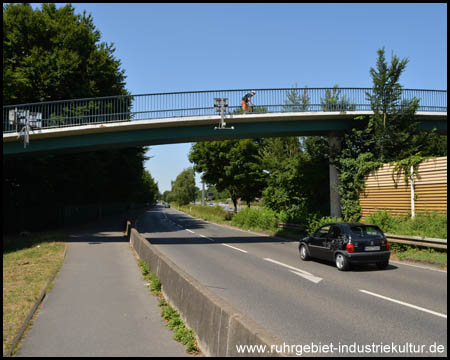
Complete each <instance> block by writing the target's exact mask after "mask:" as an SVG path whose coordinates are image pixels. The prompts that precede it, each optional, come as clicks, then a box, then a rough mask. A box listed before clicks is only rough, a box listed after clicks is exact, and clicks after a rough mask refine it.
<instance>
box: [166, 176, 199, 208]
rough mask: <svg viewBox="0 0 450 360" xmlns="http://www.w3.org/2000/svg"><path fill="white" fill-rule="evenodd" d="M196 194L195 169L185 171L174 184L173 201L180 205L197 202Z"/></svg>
mask: <svg viewBox="0 0 450 360" xmlns="http://www.w3.org/2000/svg"><path fill="white" fill-rule="evenodd" d="M196 193H197V188H196V187H195V173H194V169H193V168H188V169H184V170H183V171H182V172H181V173H180V174H179V175H178V176H177V178H176V179H175V181H174V182H173V183H172V196H173V199H174V201H176V202H177V203H178V204H179V205H187V204H189V203H190V202H191V201H195V196H196Z"/></svg>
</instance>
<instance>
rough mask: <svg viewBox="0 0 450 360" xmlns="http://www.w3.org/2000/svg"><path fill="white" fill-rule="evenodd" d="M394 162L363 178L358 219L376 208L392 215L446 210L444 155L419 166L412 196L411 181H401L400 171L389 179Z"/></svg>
mask: <svg viewBox="0 0 450 360" xmlns="http://www.w3.org/2000/svg"><path fill="white" fill-rule="evenodd" d="M393 169H394V165H389V164H385V165H384V166H383V167H381V168H380V169H378V170H377V171H376V172H375V173H372V174H370V175H369V176H368V177H367V178H366V181H365V190H364V192H363V193H361V194H360V197H359V200H360V204H361V208H362V219H364V217H366V216H367V215H369V214H370V213H373V212H376V211H378V210H386V211H388V212H389V213H391V214H392V215H397V216H400V215H403V216H404V215H406V214H408V212H410V213H411V212H412V206H414V209H415V213H416V214H417V213H420V212H426V211H429V212H431V211H436V212H439V213H442V212H446V211H447V157H446V156H444V157H439V158H434V159H429V160H426V161H424V162H422V163H421V164H420V165H419V168H418V170H419V176H418V177H414V188H413V192H414V196H413V197H411V183H409V184H407V183H406V182H405V181H404V175H403V172H402V173H401V174H400V176H395V180H396V183H397V184H395V182H394V180H393V179H392V171H393Z"/></svg>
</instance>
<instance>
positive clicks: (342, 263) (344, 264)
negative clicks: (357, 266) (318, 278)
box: [336, 253, 350, 271]
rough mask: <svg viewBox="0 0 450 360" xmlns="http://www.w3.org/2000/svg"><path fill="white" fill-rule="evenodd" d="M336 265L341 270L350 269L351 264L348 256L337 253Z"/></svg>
mask: <svg viewBox="0 0 450 360" xmlns="http://www.w3.org/2000/svg"><path fill="white" fill-rule="evenodd" d="M336 267H337V268H338V270H340V271H346V270H348V269H349V267H350V264H349V262H348V259H347V257H346V256H344V255H342V254H341V253H338V254H337V255H336Z"/></svg>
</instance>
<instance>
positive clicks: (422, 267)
mask: <svg viewBox="0 0 450 360" xmlns="http://www.w3.org/2000/svg"><path fill="white" fill-rule="evenodd" d="M389 262H390V263H394V264H399V265H407V266H412V267H416V268H419V269H427V270H432V271H438V272H443V273H447V270H439V269H433V268H430V267H426V266H419V265H413V264H408V263H405V262H400V261H394V260H389Z"/></svg>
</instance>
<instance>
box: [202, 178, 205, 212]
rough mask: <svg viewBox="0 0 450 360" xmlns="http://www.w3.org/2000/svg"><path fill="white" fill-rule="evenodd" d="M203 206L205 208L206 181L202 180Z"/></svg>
mask: <svg viewBox="0 0 450 360" xmlns="http://www.w3.org/2000/svg"><path fill="white" fill-rule="evenodd" d="M202 206H205V181H204V180H203V179H202Z"/></svg>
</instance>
